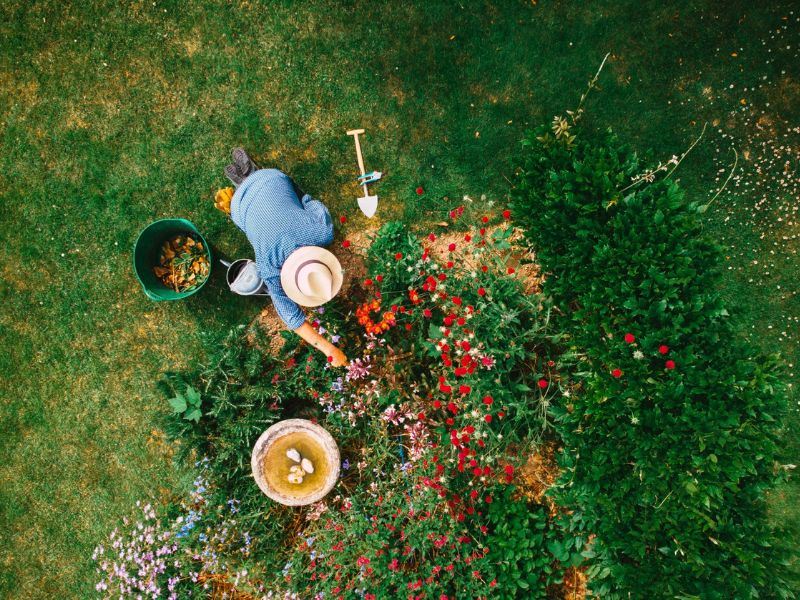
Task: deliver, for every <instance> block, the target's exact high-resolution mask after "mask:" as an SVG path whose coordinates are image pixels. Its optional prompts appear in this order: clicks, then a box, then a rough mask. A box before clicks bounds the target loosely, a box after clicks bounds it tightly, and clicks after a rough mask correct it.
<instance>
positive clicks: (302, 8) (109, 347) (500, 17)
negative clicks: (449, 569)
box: [0, 0, 800, 598]
mask: <svg viewBox="0 0 800 600" xmlns="http://www.w3.org/2000/svg"><path fill="white" fill-rule="evenodd" d="M793 4H794V5H795V6H794V9H793V8H792V5H793ZM792 11H793V12H792ZM0 40H1V41H0V52H1V53H0V149H1V151H0V167H1V168H0V196H1V197H2V203H1V204H0V211H2V212H1V213H0V214H1V215H2V216H1V219H2V221H1V222H2V240H3V242H2V244H0V260H1V263H0V264H1V265H2V270H3V273H2V285H1V286H0V302H2V310H0V336H2V340H3V346H4V348H3V352H2V353H0V386H2V387H0V390H2V393H1V394H0V401H1V402H2V406H1V407H0V436H2V443H0V515H1V518H0V528H1V529H2V531H3V534H2V536H0V565H2V568H0V596H2V597H26V598H29V597H87V596H89V594H90V592H91V589H92V588H91V586H92V584H93V576H94V573H93V571H92V564H91V560H90V557H91V553H92V549H93V547H94V546H95V544H97V543H98V542H100V541H102V540H104V539H105V537H106V536H107V534H108V532H109V531H110V530H111V529H112V528H113V527H115V526H116V524H117V522H118V520H119V518H120V517H121V516H123V515H124V514H127V513H128V512H129V511H130V508H131V507H132V505H133V503H134V502H135V501H136V500H137V499H147V498H155V499H163V498H168V497H170V496H171V495H172V494H175V493H176V492H178V491H180V490H181V489H183V487H184V484H185V481H184V479H185V474H181V473H179V472H177V471H176V470H175V469H174V467H173V466H172V465H171V460H170V452H171V449H170V447H169V446H168V445H167V444H166V443H165V441H164V437H163V435H162V434H161V433H160V431H159V428H158V422H159V415H160V414H161V413H163V412H164V410H165V403H164V401H163V399H162V397H161V396H160V394H159V392H158V389H157V382H158V380H159V379H160V377H161V374H162V372H163V371H165V370H167V369H176V368H182V367H185V366H187V365H189V364H192V363H195V362H197V361H200V360H202V358H203V356H204V355H205V353H206V351H207V350H208V348H209V347H210V346H212V345H213V344H214V343H215V341H216V340H218V339H219V337H220V336H221V335H222V334H223V333H224V332H225V331H226V330H227V329H228V328H230V327H231V326H233V325H235V324H239V323H243V322H246V321H247V320H249V319H250V318H252V317H253V316H254V315H255V314H256V313H257V312H258V310H259V303H258V302H257V301H249V300H244V299H240V298H235V297H233V296H232V295H231V294H230V293H228V292H227V290H226V289H224V286H223V285H222V284H221V281H222V277H221V274H220V273H218V272H217V273H215V277H214V280H213V281H212V282H211V283H210V284H209V285H208V286H207V287H206V288H205V289H204V290H203V291H202V292H201V293H200V294H198V295H197V296H196V297H193V298H191V299H190V300H188V301H185V302H182V303H161V304H157V303H152V302H150V301H149V300H147V299H146V298H145V296H144V295H143V294H142V293H141V291H140V289H139V288H138V284H137V282H136V280H135V278H134V275H133V273H132V269H131V246H132V244H133V242H134V240H135V237H136V235H137V233H138V231H139V230H140V229H142V228H143V227H144V226H145V225H146V224H147V223H148V222H150V221H152V220H154V219H157V218H161V217H167V216H183V217H186V218H188V219H191V220H192V221H194V222H195V223H196V224H197V225H198V226H199V227H200V228H201V230H202V231H203V232H204V233H206V234H207V237H208V238H209V239H210V240H211V241H212V244H213V245H214V246H215V247H216V249H218V250H219V251H220V252H223V253H225V254H227V255H230V256H244V255H245V254H246V253H247V250H248V246H247V243H246V240H245V239H244V237H243V235H241V234H240V233H239V232H238V230H236V228H235V227H234V226H233V225H232V224H230V223H229V222H228V221H227V220H226V219H225V218H224V217H223V216H222V215H221V214H218V213H216V212H215V211H214V210H213V208H212V198H213V192H214V191H215V190H216V188H217V187H218V186H221V185H223V184H224V183H225V182H224V180H223V179H222V177H221V169H222V167H223V166H224V165H225V164H226V162H227V158H228V152H229V150H230V148H231V147H233V146H235V145H244V146H245V147H247V148H248V149H250V150H251V151H252V153H253V154H254V156H255V157H256V158H257V159H258V160H260V162H261V163H263V164H264V165H267V166H273V165H274V166H277V167H279V168H281V169H283V170H285V171H286V172H288V173H290V174H291V175H292V176H294V177H295V178H296V179H297V180H298V182H299V183H300V184H301V185H302V186H303V188H304V189H305V190H306V191H309V192H311V193H312V194H314V195H315V196H317V197H319V198H320V199H322V200H323V201H325V202H326V203H327V204H328V205H329V206H330V207H331V209H332V212H333V213H334V214H335V215H339V214H346V215H347V216H348V217H349V218H350V220H349V222H348V224H347V225H346V226H345V228H344V230H343V231H339V232H338V236H339V239H341V238H342V237H344V236H346V235H347V234H348V232H352V231H356V230H358V229H361V228H363V227H364V226H365V225H367V221H366V220H365V219H364V218H363V217H361V216H359V214H358V213H357V211H356V205H355V200H354V197H355V195H356V194H357V189H356V188H355V186H354V184H353V183H352V178H353V177H354V175H355V169H356V167H355V159H354V152H353V148H352V140H351V139H350V138H348V137H347V136H346V135H345V130H347V129H350V128H354V127H364V128H365V129H366V130H367V135H366V139H365V141H364V152H365V158H366V163H367V168H368V170H369V169H373V168H374V169H378V170H383V171H386V172H388V176H387V178H386V180H385V181H384V182H382V183H381V184H380V186H379V187H377V188H376V189H377V190H378V193H379V194H380V196H381V205H380V208H379V216H380V218H381V219H382V220H384V219H387V218H390V217H402V218H405V219H408V220H410V221H415V222H424V221H427V220H431V219H437V220H439V218H440V216H441V215H442V214H443V211H445V210H446V209H447V207H449V206H451V205H453V204H454V203H456V202H460V199H461V197H462V196H463V195H465V194H467V195H469V196H470V197H472V198H474V199H476V201H478V199H479V198H481V195H482V194H485V195H486V196H487V198H488V199H493V200H497V201H498V202H501V203H502V202H504V200H505V197H506V195H507V192H508V188H509V180H510V179H511V178H512V174H513V166H512V157H513V155H514V152H515V149H516V144H517V141H518V140H519V139H520V138H521V136H522V133H523V131H524V129H525V128H526V127H527V126H529V125H534V124H537V123H539V122H541V121H542V120H549V119H550V118H552V116H553V114H555V113H557V112H561V111H563V110H564V109H566V108H572V107H574V106H575V104H576V103H577V99H578V97H579V96H580V93H581V92H582V91H583V89H584V87H585V83H586V81H587V79H588V78H589V77H590V76H591V75H592V74H593V73H594V71H595V70H596V68H597V66H598V64H599V63H600V61H601V59H602V57H603V55H604V54H605V53H606V52H611V53H612V55H611V58H610V60H609V63H608V65H607V67H606V69H605V71H604V72H603V74H602V75H601V78H600V88H601V89H600V90H599V91H597V92H594V93H593V95H592V96H591V97H590V100H589V102H588V108H589V115H588V117H587V120H588V122H589V123H590V124H591V125H592V126H596V127H606V126H611V127H613V128H614V129H615V130H617V131H618V132H619V133H620V134H621V135H622V136H623V137H624V138H626V139H627V140H629V141H630V142H631V143H632V144H633V145H634V146H635V147H636V148H637V149H639V150H641V151H647V150H652V151H653V156H654V158H655V160H658V159H662V160H666V159H668V158H669V157H670V156H671V155H673V154H680V153H681V152H682V151H683V150H684V149H685V148H686V147H687V146H688V145H689V144H690V143H691V142H692V140H693V139H694V138H696V137H697V136H698V135H699V133H700V130H701V129H702V125H703V123H706V122H707V123H708V124H709V125H708V128H707V130H706V133H705V135H704V138H703V140H702V141H701V142H700V144H699V145H698V146H697V147H696V148H695V150H694V151H693V153H692V154H690V155H689V156H688V157H687V158H686V160H685V161H684V163H683V164H682V165H681V167H680V170H679V171H678V174H679V176H680V177H681V179H682V181H683V183H684V184H685V186H686V187H687V188H688V190H689V192H690V193H691V194H692V195H693V196H695V197H697V198H710V197H711V196H713V195H714V193H715V189H716V188H717V187H718V186H719V185H720V184H721V182H722V181H724V180H725V178H726V177H727V175H728V169H729V168H730V165H731V164H732V162H733V160H734V155H733V153H732V152H731V150H730V149H731V147H734V148H735V149H736V150H737V152H738V155H739V159H738V169H737V173H736V175H735V176H734V177H733V178H732V179H731V181H730V183H729V184H728V188H727V189H726V190H725V192H723V193H722V194H720V196H719V197H718V198H717V200H716V201H715V203H714V205H713V210H711V211H709V220H708V229H709V231H710V232H711V233H712V235H714V236H715V237H716V238H717V239H719V241H720V242H721V243H723V244H725V245H726V246H727V247H728V251H727V255H728V256H729V259H728V260H727V261H726V272H727V273H728V277H727V280H726V281H727V287H726V289H725V290H723V292H724V294H725V296H726V297H727V298H728V301H729V304H730V306H731V307H732V308H733V309H735V310H736V312H738V313H740V322H741V326H742V332H743V335H747V336H749V338H750V339H751V340H752V342H753V343H754V344H757V345H759V346H761V347H763V348H765V349H767V350H780V351H781V352H782V353H784V355H785V356H786V358H787V362H788V363H789V364H790V365H791V366H790V367H789V369H788V371H789V372H790V374H791V375H790V377H791V380H792V381H793V382H794V383H795V385H796V384H797V381H798V377H797V370H796V369H797V366H798V360H800V353H799V352H798V335H800V327H799V326H800V322H799V321H798V319H799V318H800V300H799V299H798V296H797V283H796V281H797V274H798V262H797V249H798V233H799V232H800V222H798V220H797V219H798V218H799V217H798V215H797V212H796V211H797V206H798V190H799V189H800V188H799V187H798V175H797V169H798V153H797V148H798V147H799V146H800V144H798V141H800V129H798V126H800V81H798V80H797V79H796V76H797V70H796V65H797V63H798V48H799V47H800V8H798V7H797V6H796V3H793V2H789V1H787V2H771V3H766V2H765V3H752V2H744V1H741V2H728V3H724V4H723V5H720V4H719V3H714V2H710V1H708V2H700V1H688V0H687V1H681V2H672V3H669V2H655V1H653V2H650V1H645V2H643V1H641V0H639V1H636V2H634V1H607V0H603V1H600V2H592V3H578V2H546V1H542V2H540V3H539V4H538V5H534V4H533V3H531V2H522V1H508V2H497V3H492V4H489V3H483V2H461V3H459V2H452V3H443V2H424V3H423V2H420V3H417V4H416V6H412V5H411V4H410V3H392V5H386V6H380V7H379V6H378V5H377V4H369V3H352V2H345V3H333V2H330V3H326V2H316V1H310V2H302V3H300V2H296V3H292V2H283V3H266V2H265V3H261V2H248V1H243V2H225V3H223V2H202V3H199V2H193V3H188V4H186V3H183V2H177V1H173V0H169V1H162V0H157V1H156V2H152V1H147V2H144V1H134V2H127V3H117V2H106V3H101V2H91V3H90V2H76V3H64V2H56V1H52V0H50V1H42V2H37V3H30V2H21V1H15V0H8V1H6V2H4V3H3V4H2V5H1V6H0ZM720 169H725V170H724V171H723V172H722V173H720V172H718V171H719V170H720ZM418 185H422V186H423V187H424V188H425V194H424V195H423V196H417V195H416V194H415V193H414V189H415V188H416V187H417V186H418ZM787 401H789V402H790V403H791V406H790V408H791V413H790V416H789V420H788V421H787V434H786V440H785V447H786V462H794V463H797V461H798V455H799V454H800V452H798V450H799V449H800V442H799V440H798V436H797V433H796V432H797V426H798V424H800V419H798V410H797V408H798V404H797V400H796V399H795V398H793V399H790V400H789V399H787ZM798 504H800V488H799V487H798V484H797V481H796V478H795V480H793V481H791V482H790V483H789V484H787V485H786V486H784V487H783V488H782V489H780V490H778V492H777V493H776V494H775V495H774V498H773V503H772V505H773V513H774V520H775V522H776V523H779V524H782V525H785V526H787V527H789V529H790V531H791V532H792V533H793V534H794V536H795V539H797V536H800V521H799V520H798V519H799V518H800V515H799V514H798V511H797V508H796V506H797V505H798Z"/></svg>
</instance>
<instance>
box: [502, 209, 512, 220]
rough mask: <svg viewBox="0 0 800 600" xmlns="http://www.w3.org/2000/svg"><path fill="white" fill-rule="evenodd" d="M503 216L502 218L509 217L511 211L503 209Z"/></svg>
mask: <svg viewBox="0 0 800 600" xmlns="http://www.w3.org/2000/svg"><path fill="white" fill-rule="evenodd" d="M503 218H504V219H510V218H511V211H510V210H508V209H506V210H504V211H503Z"/></svg>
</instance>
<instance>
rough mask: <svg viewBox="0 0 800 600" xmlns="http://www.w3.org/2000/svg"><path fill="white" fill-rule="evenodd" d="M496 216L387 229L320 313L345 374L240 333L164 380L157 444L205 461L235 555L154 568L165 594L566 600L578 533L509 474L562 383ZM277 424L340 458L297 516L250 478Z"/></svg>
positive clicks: (301, 352)
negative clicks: (299, 431) (425, 228)
mask: <svg viewBox="0 0 800 600" xmlns="http://www.w3.org/2000/svg"><path fill="white" fill-rule="evenodd" d="M464 212H465V209H464V207H459V208H457V209H455V210H454V211H453V213H451V217H452V219H453V220H454V221H457V220H464V219H467V218H468V217H466V216H464ZM508 216H509V215H508V212H507V211H506V212H505V213H504V215H503V217H501V216H500V215H497V216H496V217H495V222H493V221H492V220H491V219H490V216H489V215H480V214H478V215H472V216H470V217H469V218H470V220H472V219H473V218H474V225H473V226H471V227H469V226H468V224H467V226H468V228H467V229H466V231H462V232H461V233H457V234H454V233H448V234H445V237H446V240H445V241H444V243H443V241H442V240H441V239H437V236H436V235H435V234H434V233H430V234H428V235H425V236H423V237H421V238H418V237H417V236H415V235H413V234H412V233H410V232H409V231H408V230H407V229H406V228H405V227H404V226H402V225H400V224H398V223H390V224H387V225H386V226H384V227H383V228H382V229H381V231H380V232H379V233H378V235H377V237H376V239H375V241H374V243H373V244H372V245H371V246H370V248H369V250H368V267H369V275H368V276H367V277H366V278H365V279H364V281H363V282H362V284H361V286H353V289H351V291H350V293H349V294H348V295H347V297H346V298H340V299H338V300H337V301H335V302H333V303H331V304H330V305H328V306H326V307H325V309H324V310H322V309H320V310H318V311H317V313H316V319H315V321H314V326H315V327H317V328H318V330H319V331H320V332H321V333H323V334H325V335H328V336H330V337H331V339H332V340H334V342H335V343H339V344H341V345H342V346H343V347H344V348H345V349H346V350H347V352H348V354H349V355H350V356H351V358H353V357H354V360H353V361H352V363H351V365H350V366H349V367H348V368H347V369H346V370H343V369H334V368H331V367H330V366H329V365H328V364H327V363H326V362H325V360H324V357H322V356H320V355H319V354H318V353H316V352H314V351H313V350H312V349H309V348H308V347H307V346H305V345H302V344H299V343H298V341H297V340H296V339H294V338H293V337H292V336H288V335H287V341H286V344H285V346H284V348H283V351H282V353H281V355H280V356H277V355H275V354H272V353H270V352H269V351H268V350H266V348H268V347H269V343H268V340H265V339H263V336H262V335H261V334H259V333H258V332H251V331H243V330H238V331H235V332H233V333H232V334H231V337H230V339H229V340H228V342H227V343H226V344H225V346H224V348H223V349H222V351H221V353H220V354H219V356H217V357H215V359H214V360H213V361H212V362H211V363H210V366H209V367H207V368H205V369H202V370H200V371H198V372H193V373H184V374H174V375H172V376H170V378H169V387H170V388H171V393H172V395H174V396H175V398H179V400H174V399H173V401H171V405H172V407H173V410H174V411H175V414H174V417H173V418H172V419H170V421H169V423H168V425H167V429H168V431H169V433H170V434H171V436H172V437H173V438H175V439H177V440H180V443H181V449H182V450H183V455H184V457H185V458H186V460H194V457H196V456H203V457H206V460H207V470H208V473H209V475H208V477H209V479H210V481H211V482H212V484H213V487H214V489H215V494H216V495H215V502H217V503H218V504H220V505H225V502H226V501H228V500H230V499H235V503H236V507H237V515H236V519H237V527H239V528H241V530H242V531H243V532H245V533H246V534H247V536H248V548H247V553H246V555H244V554H242V553H240V552H228V551H227V550H224V549H223V550H222V551H221V552H220V556H219V559H220V561H222V562H223V563H224V564H225V568H224V569H222V568H216V569H214V570H212V571H211V572H205V570H204V568H203V564H202V563H198V564H195V565H186V568H183V569H177V567H176V568H174V569H172V570H167V571H169V573H168V572H167V571H164V573H163V575H161V576H160V577H161V579H159V582H160V583H161V584H163V586H168V584H169V581H171V580H170V579H169V577H171V578H173V579H174V578H176V577H177V578H178V582H177V583H175V584H174V585H173V587H176V586H177V588H180V585H178V584H185V585H186V586H187V588H186V589H189V590H191V589H193V588H192V579H195V580H197V579H198V577H199V578H200V580H201V581H204V582H206V583H207V584H208V582H209V581H214V579H210V578H209V577H210V576H215V575H216V574H218V573H220V572H222V573H229V574H234V573H235V574H237V576H236V580H237V589H238V590H239V591H240V592H244V591H248V592H250V593H252V594H254V595H267V594H269V593H272V594H276V595H277V596H278V597H282V596H283V595H291V594H296V595H297V597H301V598H309V597H317V598H322V597H324V598H350V597H357V598H397V597H403V598H406V597H408V598H437V599H442V598H462V597H476V598H478V597H513V596H525V597H531V598H535V597H545V596H547V595H548V594H550V595H559V594H563V593H564V592H563V589H564V587H563V586H564V585H571V586H573V587H579V586H580V585H582V581H583V578H582V576H580V573H579V571H577V570H576V569H575V567H576V566H578V565H579V564H580V563H581V561H582V560H583V558H582V553H583V552H584V551H585V550H586V543H587V541H588V534H587V533H585V532H583V531H581V530H580V529H579V528H576V527H574V526H573V524H572V523H571V522H570V521H571V520H570V517H569V515H567V514H566V513H564V511H561V510H559V509H558V508H557V506H556V505H555V504H554V503H553V502H552V500H547V499H545V498H544V497H543V495H542V494H541V493H540V492H541V490H538V491H537V492H533V493H530V490H526V485H527V484H526V481H527V476H529V475H530V472H528V473H527V474H526V476H521V473H520V470H521V468H523V467H525V465H526V463H527V462H528V458H529V456H530V454H531V451H532V449H534V448H535V447H536V446H538V445H540V444H541V443H543V442H544V440H546V439H549V438H550V437H551V433H550V430H549V425H548V420H547V414H548V407H549V406H550V404H551V403H552V402H554V401H557V400H558V399H559V398H560V395H561V390H562V389H566V388H567V387H568V385H569V384H568V382H567V381H562V380H561V376H560V375H559V373H558V371H557V369H556V360H557V353H558V350H559V347H560V337H559V336H558V335H557V334H556V333H555V332H553V331H552V330H551V328H550V326H549V322H550V308H549V305H548V303H547V301H546V300H545V299H544V298H543V297H542V296H541V295H539V294H537V293H533V294H531V293H528V292H529V291H530V288H531V287H535V286H531V285H528V286H527V287H526V282H525V281H523V280H522V279H521V278H520V277H519V273H520V272H523V271H525V270H526V269H527V270H531V268H532V267H531V265H526V264H525V260H524V259H525V256H520V255H519V253H515V251H514V245H513V240H514V230H513V228H511V227H510V225H509V223H508V220H507V218H508ZM463 227H464V224H462V228H463ZM521 259H522V261H523V262H522V264H520V260H521ZM534 269H535V267H534ZM527 283H528V284H530V282H527ZM250 334H252V335H250ZM260 338H261V339H260ZM248 340H250V341H248ZM198 396H199V400H198ZM187 397H189V398H191V399H192V402H193V404H192V407H195V405H196V404H195V403H197V402H199V409H200V411H201V412H202V416H200V417H199V419H196V418H194V417H196V416H197V415H196V413H195V412H192V413H191V415H189V414H188V413H187V411H186V410H185V409H186V406H187V405H188V404H187V402H184V401H181V399H184V400H185V398H187ZM178 408H180V409H184V410H182V411H179V410H178ZM292 417H302V418H310V419H314V420H317V421H318V422H319V423H320V424H322V425H323V426H324V427H325V428H326V429H327V430H328V431H329V432H331V434H332V435H333V436H334V438H335V439H336V440H337V443H338V445H339V447H340V450H341V452H342V458H343V464H342V475H341V479H340V481H339V483H338V484H337V486H336V487H335V488H334V490H333V491H332V492H331V493H330V494H329V495H328V497H326V498H325V499H324V500H323V501H322V502H319V503H317V504H315V505H312V506H310V507H306V508H300V509H290V508H287V507H283V506H280V505H278V504H275V503H274V502H272V501H270V500H268V499H267V498H266V497H264V496H263V495H262V494H261V493H260V491H259V490H258V488H257V487H256V486H255V484H254V482H253V480H252V478H251V476H250V473H249V457H250V452H251V450H252V447H253V444H254V442H255V440H256V439H257V437H258V436H259V435H260V434H261V432H262V431H263V430H264V429H266V427H267V426H269V425H270V424H271V423H273V422H275V421H276V420H278V419H284V418H292ZM554 443H555V442H549V443H548V444H547V445H546V447H547V448H552V447H553V444H554ZM525 469H527V470H528V471H530V467H529V466H527V467H525ZM547 477H549V474H548V475H547V476H543V477H541V478H540V479H541V481H546V480H547ZM540 483H541V482H540ZM537 485H539V484H537ZM173 510H175V509H173ZM220 523H224V521H220ZM207 528H208V529H207V531H205V533H204V536H205V537H206V538H208V536H209V535H211V534H212V532H213V531H215V526H214V524H213V523H211V524H209V525H208V526H207ZM181 539H184V538H181ZM185 544H186V548H187V552H189V553H191V552H192V551H193V549H194V548H195V547H196V545H197V540H196V538H193V537H187V538H186V539H185ZM187 569H188V571H187ZM178 571H180V573H178ZM198 573H199V575H198ZM243 573H245V574H246V575H243ZM565 574H567V575H568V581H567V582H566V583H565V582H564V576H565ZM194 585H197V584H194ZM177 588H176V589H177ZM163 589H166V587H164V588H163ZM180 589H183V588H180ZM187 593H188V592H187Z"/></svg>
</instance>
